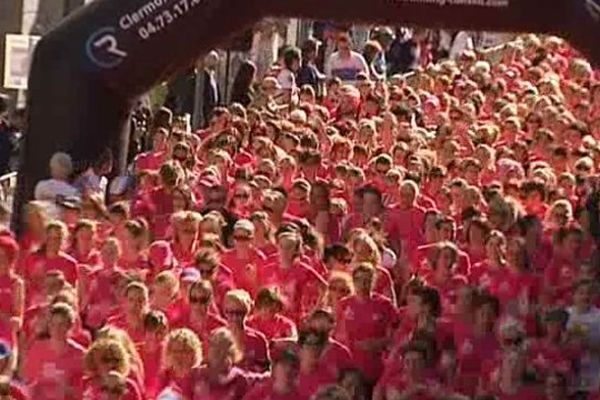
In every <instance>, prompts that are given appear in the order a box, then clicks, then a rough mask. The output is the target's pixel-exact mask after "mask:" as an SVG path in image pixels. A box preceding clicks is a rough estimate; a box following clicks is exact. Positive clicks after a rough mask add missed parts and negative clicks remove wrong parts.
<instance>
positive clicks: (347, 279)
mask: <svg viewBox="0 0 600 400" xmlns="http://www.w3.org/2000/svg"><path fill="white" fill-rule="evenodd" d="M353 293H354V286H353V284H352V276H350V274H349V273H347V272H343V271H332V272H331V275H330V276H329V281H328V282H327V296H326V298H325V302H326V305H327V307H328V308H329V309H331V310H333V311H335V310H337V306H338V303H339V302H340V300H342V299H343V298H344V297H346V296H350V295H351V294H353Z"/></svg>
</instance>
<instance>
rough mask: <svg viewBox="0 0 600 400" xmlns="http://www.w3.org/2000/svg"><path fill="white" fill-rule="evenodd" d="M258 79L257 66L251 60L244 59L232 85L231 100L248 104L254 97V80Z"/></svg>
mask: <svg viewBox="0 0 600 400" xmlns="http://www.w3.org/2000/svg"><path fill="white" fill-rule="evenodd" d="M255 79H256V66H255V65H254V64H253V63H252V62H251V61H244V62H243V63H242V65H240V69H239V70H238V72H237V74H236V76H235V79H234V80H233V84H232V86H231V102H232V103H239V104H241V105H243V106H248V105H249V104H250V103H251V102H252V99H253V98H254V88H253V86H252V85H253V84H254V80H255Z"/></svg>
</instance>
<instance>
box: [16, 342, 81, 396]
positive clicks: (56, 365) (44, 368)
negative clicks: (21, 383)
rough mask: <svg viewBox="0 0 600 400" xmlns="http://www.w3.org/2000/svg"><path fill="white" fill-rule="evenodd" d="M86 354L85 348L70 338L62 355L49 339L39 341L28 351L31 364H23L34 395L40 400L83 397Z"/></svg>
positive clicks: (24, 375)
mask: <svg viewBox="0 0 600 400" xmlns="http://www.w3.org/2000/svg"><path fill="white" fill-rule="evenodd" d="M84 355H85V350H84V348H83V347H81V346H80V345H79V344H77V343H76V342H75V341H73V340H70V339H69V340H67V343H66V344H65V348H64V350H63V352H62V353H61V354H58V353H57V352H56V351H55V350H54V349H53V348H52V346H51V344H50V341H49V340H38V341H35V342H34V343H33V344H32V346H31V347H30V348H29V349H28V350H27V354H26V361H27V362H25V363H24V365H23V377H24V378H25V381H26V382H27V385H28V387H29V391H30V394H31V396H32V397H33V398H36V399H40V400H63V399H66V398H75V399H77V398H80V397H81V394H82V379H83V357H84Z"/></svg>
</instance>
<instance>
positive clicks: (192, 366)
mask: <svg viewBox="0 0 600 400" xmlns="http://www.w3.org/2000/svg"><path fill="white" fill-rule="evenodd" d="M202 357H203V355H202V343H201V342H200V339H198V336H196V334H195V333H194V332H193V331H191V330H189V329H187V328H182V329H175V330H173V331H171V332H170V333H169V334H168V335H167V338H166V344H165V353H164V355H163V365H162V372H161V376H160V385H159V386H160V387H161V390H162V389H166V388H169V387H175V388H177V389H179V390H181V392H182V393H184V394H185V395H186V396H187V397H185V398H186V399H191V398H192V393H193V392H194V390H193V387H194V377H193V375H194V371H195V370H196V369H197V368H198V367H199V366H200V364H201V363H202Z"/></svg>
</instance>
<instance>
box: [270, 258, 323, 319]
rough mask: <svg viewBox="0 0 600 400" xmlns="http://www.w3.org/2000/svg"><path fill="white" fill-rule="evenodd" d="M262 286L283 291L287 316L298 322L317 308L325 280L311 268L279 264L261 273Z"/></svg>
mask: <svg viewBox="0 0 600 400" xmlns="http://www.w3.org/2000/svg"><path fill="white" fill-rule="evenodd" d="M259 281H260V283H261V286H275V287H278V288H279V289H280V290H281V294H282V297H283V301H284V304H285V315H287V316H288V317H289V318H291V319H292V320H294V321H295V322H298V321H300V320H301V318H302V317H303V316H304V315H305V314H306V313H308V312H310V310H313V309H314V307H315V306H316V304H317V302H318V300H319V297H320V293H321V290H322V289H323V288H325V287H326V286H327V283H326V282H325V280H324V279H323V278H322V277H321V276H320V275H319V274H318V273H317V272H316V271H315V270H314V269H313V268H311V267H310V266H308V265H306V264H304V263H302V262H299V261H297V262H295V263H294V265H293V266H292V267H290V268H282V267H281V264H280V263H279V262H273V263H269V264H267V265H265V267H264V268H263V270H262V271H261V273H260V278H259Z"/></svg>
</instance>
